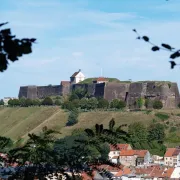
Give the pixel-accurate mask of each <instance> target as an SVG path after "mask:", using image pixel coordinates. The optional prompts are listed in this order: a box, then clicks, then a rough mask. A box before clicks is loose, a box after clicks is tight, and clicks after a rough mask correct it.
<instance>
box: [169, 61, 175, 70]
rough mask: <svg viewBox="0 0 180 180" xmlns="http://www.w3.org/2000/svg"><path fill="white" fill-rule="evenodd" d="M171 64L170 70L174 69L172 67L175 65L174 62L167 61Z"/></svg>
mask: <svg viewBox="0 0 180 180" xmlns="http://www.w3.org/2000/svg"><path fill="white" fill-rule="evenodd" d="M169 62H170V63H171V69H173V68H174V66H176V63H175V62H174V61H169Z"/></svg>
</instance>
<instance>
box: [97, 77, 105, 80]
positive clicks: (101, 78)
mask: <svg viewBox="0 0 180 180" xmlns="http://www.w3.org/2000/svg"><path fill="white" fill-rule="evenodd" d="M97 81H107V79H106V78H104V77H99V78H97Z"/></svg>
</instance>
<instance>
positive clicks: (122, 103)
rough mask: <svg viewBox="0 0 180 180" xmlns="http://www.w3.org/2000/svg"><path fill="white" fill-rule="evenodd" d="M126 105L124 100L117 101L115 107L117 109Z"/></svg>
mask: <svg viewBox="0 0 180 180" xmlns="http://www.w3.org/2000/svg"><path fill="white" fill-rule="evenodd" d="M125 107H126V103H125V102H124V101H121V100H120V101H119V103H118V106H117V108H118V109H124V108H125Z"/></svg>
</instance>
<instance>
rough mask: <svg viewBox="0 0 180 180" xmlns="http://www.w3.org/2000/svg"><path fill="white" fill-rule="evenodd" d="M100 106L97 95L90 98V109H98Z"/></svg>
mask: <svg viewBox="0 0 180 180" xmlns="http://www.w3.org/2000/svg"><path fill="white" fill-rule="evenodd" d="M97 106H98V100H97V99H96V98H95V97H92V98H90V99H88V101H87V108H88V109H96V108H97Z"/></svg>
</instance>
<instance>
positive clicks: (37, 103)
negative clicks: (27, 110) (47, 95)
mask: <svg viewBox="0 0 180 180" xmlns="http://www.w3.org/2000/svg"><path fill="white" fill-rule="evenodd" d="M32 104H33V106H40V105H41V102H40V100H39V99H33V100H32Z"/></svg>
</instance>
